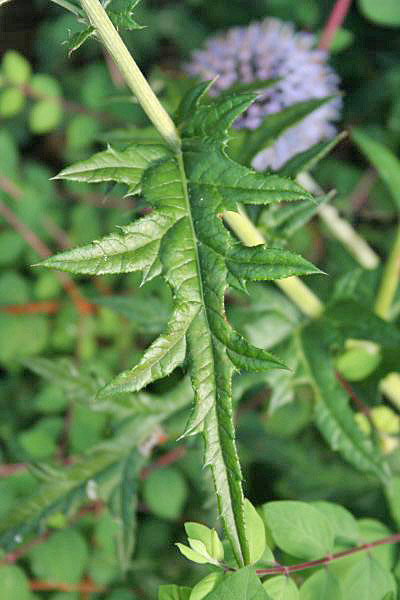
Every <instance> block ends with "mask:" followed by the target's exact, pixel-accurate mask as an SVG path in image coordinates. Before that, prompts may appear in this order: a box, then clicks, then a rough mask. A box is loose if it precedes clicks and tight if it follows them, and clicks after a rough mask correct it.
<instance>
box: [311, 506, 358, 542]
mask: <svg viewBox="0 0 400 600" xmlns="http://www.w3.org/2000/svg"><path fill="white" fill-rule="evenodd" d="M312 506H314V507H315V508H316V509H317V510H319V511H320V512H321V513H322V514H323V515H325V516H326V517H327V519H328V520H329V523H330V525H331V527H332V528H333V531H334V534H335V542H336V543H346V544H352V545H357V543H358V540H359V539H360V530H359V527H358V524H357V521H356V519H355V518H354V517H353V515H352V514H351V512H349V511H348V510H346V509H345V508H344V507H343V506H340V504H334V503H333V502H313V503H312Z"/></svg>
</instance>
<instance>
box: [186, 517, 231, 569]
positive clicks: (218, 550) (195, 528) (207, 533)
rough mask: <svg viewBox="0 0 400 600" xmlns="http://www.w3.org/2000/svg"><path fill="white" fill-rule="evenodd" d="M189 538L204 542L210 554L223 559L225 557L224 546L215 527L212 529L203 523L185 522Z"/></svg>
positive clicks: (217, 558)
mask: <svg viewBox="0 0 400 600" xmlns="http://www.w3.org/2000/svg"><path fill="white" fill-rule="evenodd" d="M185 531H186V534H187V536H188V538H191V539H195V540H200V541H201V542H203V544H204V546H205V548H206V550H207V552H208V554H209V555H210V556H212V558H215V560H217V561H221V560H223V558H224V547H223V545H222V542H221V540H220V539H219V537H218V534H217V532H216V531H215V529H210V528H209V527H206V526H205V525H202V524H201V523H190V522H189V523H185Z"/></svg>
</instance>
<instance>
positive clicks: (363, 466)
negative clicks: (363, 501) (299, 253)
mask: <svg viewBox="0 0 400 600" xmlns="http://www.w3.org/2000/svg"><path fill="white" fill-rule="evenodd" d="M296 339H297V345H298V351H299V355H300V356H301V360H302V363H303V366H304V369H305V373H306V377H307V378H308V380H309V383H310V385H311V388H312V390H313V392H314V396H315V401H316V403H315V424H316V425H317V427H318V429H319V430H320V432H321V434H322V435H323V436H324V438H325V439H326V441H327V442H328V443H329V445H330V446H331V448H332V449H333V450H336V451H338V452H340V454H341V455H342V456H343V457H344V458H345V459H346V460H348V461H349V462H350V463H351V464H353V465H354V466H355V467H356V468H358V469H360V470H361V471H364V472H367V473H372V474H374V475H375V476H376V477H378V478H379V479H380V480H381V481H383V482H387V480H388V477H389V476H390V470H389V467H388V465H387V463H386V462H385V461H384V460H383V458H382V456H381V455H380V453H379V451H378V449H377V448H375V447H374V445H373V443H372V441H371V439H370V438H368V437H367V436H366V435H365V434H364V433H363V432H362V431H361V430H360V428H359V427H358V425H357V424H356V422H355V420H354V414H353V411H352V410H351V408H350V406H349V398H348V397H347V394H346V393H345V392H344V390H343V388H342V387H341V386H340V384H339V382H338V380H337V378H336V374H335V370H334V365H333V363H332V358H331V355H330V353H329V350H328V349H327V348H326V347H325V344H324V343H323V341H322V340H321V332H320V331H319V330H318V329H317V328H316V327H315V325H312V326H309V327H308V328H306V329H304V330H303V332H302V333H301V334H300V335H298V336H297V337H296Z"/></svg>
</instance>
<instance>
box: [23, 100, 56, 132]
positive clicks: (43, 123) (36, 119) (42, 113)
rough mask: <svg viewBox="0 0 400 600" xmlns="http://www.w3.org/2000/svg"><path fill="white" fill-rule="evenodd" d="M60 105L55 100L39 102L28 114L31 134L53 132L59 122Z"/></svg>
mask: <svg viewBox="0 0 400 600" xmlns="http://www.w3.org/2000/svg"><path fill="white" fill-rule="evenodd" d="M62 116H63V109H62V105H61V103H60V101H59V100H57V99H56V98H50V99H49V100H39V102H36V103H35V104H34V105H33V107H32V109H31V111H30V113H29V127H30V129H31V131H32V133H35V134H44V133H48V132H49V131H53V129H55V128H56V127H58V125H59V124H60V122H61V119H62Z"/></svg>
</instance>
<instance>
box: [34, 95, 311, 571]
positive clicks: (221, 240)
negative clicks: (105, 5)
mask: <svg viewBox="0 0 400 600" xmlns="http://www.w3.org/2000/svg"><path fill="white" fill-rule="evenodd" d="M207 87H208V85H207V84H201V85H200V86H197V87H196V88H195V89H194V90H191V91H190V92H189V93H188V94H187V96H186V97H184V99H183V101H182V104H181V106H180V108H179V109H178V112H177V122H178V123H177V124H178V126H179V128H180V131H181V136H182V153H181V152H179V153H177V154H176V155H175V154H172V153H170V152H168V151H167V150H165V149H164V150H163V149H162V147H160V146H153V145H151V144H147V145H143V146H140V145H138V146H135V147H132V148H131V150H130V152H131V154H129V153H128V154H129V155H128V154H127V151H125V153H122V155H123V158H122V159H121V153H115V152H114V151H111V150H108V151H106V153H100V155H98V156H97V158H96V159H95V160H89V161H85V163H81V164H80V165H77V166H75V167H72V168H70V169H66V170H65V171H63V173H62V174H61V175H60V177H67V178H82V179H81V180H84V181H88V180H89V181H90V180H96V181H98V180H104V178H107V179H108V180H117V181H123V180H125V182H126V183H127V184H128V185H129V186H130V189H131V191H132V190H133V191H138V190H139V189H142V193H143V195H144V198H145V199H146V200H147V201H148V202H149V203H150V204H151V206H152V207H153V211H152V213H151V214H150V215H148V216H146V217H144V218H142V219H140V220H138V221H136V222H134V223H133V224H132V225H130V226H128V227H126V228H124V230H123V233H122V234H119V235H112V236H108V237H106V238H105V239H104V240H102V241H101V242H96V243H95V244H92V245H90V246H84V247H83V248H78V249H76V250H71V251H68V252H65V253H63V254H61V255H58V256H56V257H54V258H50V259H48V260H46V261H45V262H44V263H43V264H44V265H45V266H47V267H54V268H57V269H63V270H66V271H70V272H73V273H85V274H89V273H90V274H96V273H121V272H129V271H134V270H142V271H144V281H146V280H148V279H150V278H151V277H154V275H156V274H159V273H160V272H161V273H162V275H163V277H164V278H165V280H166V281H167V283H168V284H169V285H170V287H171V288H172V291H173V295H174V312H173V315H172V317H171V319H170V321H169V325H168V326H167V329H166V331H165V332H164V333H163V334H162V335H161V336H160V337H159V338H157V339H156V340H155V341H154V342H153V344H152V345H151V346H150V348H149V349H148V350H147V351H146V353H145V355H144V356H143V358H142V360H141V361H140V362H139V363H138V365H137V366H136V367H134V368H133V369H131V370H130V371H127V372H125V373H122V374H121V375H119V376H118V377H117V378H116V379H115V380H114V381H113V382H111V383H110V384H109V385H108V386H106V387H105V388H104V389H103V390H102V391H101V392H100V398H107V397H109V396H111V395H113V394H115V393H119V392H127V391H134V390H135V391H138V390H140V389H141V388H142V387H144V386H146V385H147V384H149V383H150V382H152V381H155V380H156V379H159V378H161V377H165V376H166V375H168V374H169V373H171V372H172V370H173V369H174V368H175V367H176V366H178V365H179V364H181V363H183V361H184V359H185V357H187V358H188V364H189V368H190V373H191V379H192V385H193V389H194V391H195V407H194V410H193V414H192V417H191V419H190V422H189V424H188V426H187V429H186V435H189V434H193V433H196V432H197V431H199V430H203V432H204V437H205V441H206V464H207V465H209V466H210V467H211V469H212V472H213V476H214V481H215V485H216V489H217V496H218V502H219V507H220V512H221V515H222V518H223V521H224V525H225V529H226V531H227V535H228V538H229V540H230V542H231V545H232V548H233V550H234V554H235V557H236V559H237V562H238V564H239V565H244V564H246V563H248V561H249V550H248V542H247V538H246V530H245V522H244V508H243V493H242V488H241V473H240V466H239V461H238V457H237V452H236V446H235V441H234V427H233V423H232V406H231V379H232V374H233V371H234V370H235V369H246V370H249V371H260V370H268V369H270V368H271V367H280V368H282V364H281V363H280V362H279V361H278V360H277V359H276V358H274V357H273V356H272V355H271V354H269V353H268V352H266V351H265V350H261V349H259V348H256V347H254V346H252V345H251V344H249V343H248V342H247V341H246V340H245V339H244V338H242V337H241V336H240V335H239V334H238V333H237V332H236V331H234V329H233V328H232V327H231V326H230V324H229V323H228V321H227V319H226V316H225V307H224V292H225V290H226V287H227V285H228V275H229V274H230V275H231V276H233V277H235V278H236V280H239V281H240V282H243V281H245V280H263V279H276V278H280V277H288V276H289V275H295V274H296V275H300V274H303V275H304V274H308V273H316V272H318V269H316V268H315V267H313V265H311V264H310V263H308V262H307V261H305V260H304V259H302V258H300V257H298V256H296V255H293V254H291V253H290V252H288V251H283V250H280V249H276V248H267V247H265V246H258V247H255V248H254V247H253V248H246V247H244V246H242V245H241V244H240V243H239V242H238V241H236V240H234V238H233V237H232V236H231V235H230V233H229V232H228V230H227V229H226V228H225V227H224V225H223V223H222V220H221V218H220V217H221V213H223V212H224V211H226V210H236V208H237V204H238V203H239V202H241V203H244V204H270V203H272V202H278V201H282V200H289V201H293V200H305V199H309V198H310V195H309V194H308V193H307V192H305V191H304V190H303V189H302V188H301V187H300V186H299V185H297V184H296V183H295V182H293V181H292V180H290V179H288V178H283V177H280V176H277V175H273V176H265V175H263V174H260V173H256V172H254V171H252V170H251V169H248V168H246V167H244V166H242V165H239V164H237V163H235V162H234V161H232V160H230V159H229V158H228V156H227V155H226V153H225V147H226V143H227V139H228V128H229V127H230V125H231V124H232V122H233V121H234V120H235V119H236V117H237V116H238V115H239V114H240V113H241V112H242V111H243V110H245V109H246V108H247V107H248V106H249V105H250V104H251V102H252V101H253V100H254V98H255V95H254V94H236V95H232V96H229V97H227V96H224V97H222V98H219V99H217V100H215V101H211V100H207V99H205V97H204V94H205V92H206V89H207ZM160 148H161V149H160ZM129 156H132V157H133V159H132V161H133V162H132V167H133V169H130V167H129V162H130V159H129ZM109 161H111V164H112V166H111V168H110V169H108V170H107V165H108V162H109ZM146 164H147V165H148V168H147V169H146V170H145V171H144V173H143V170H144V169H145V167H146ZM104 169H106V171H104ZM140 172H142V173H143V176H142V177H140Z"/></svg>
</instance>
